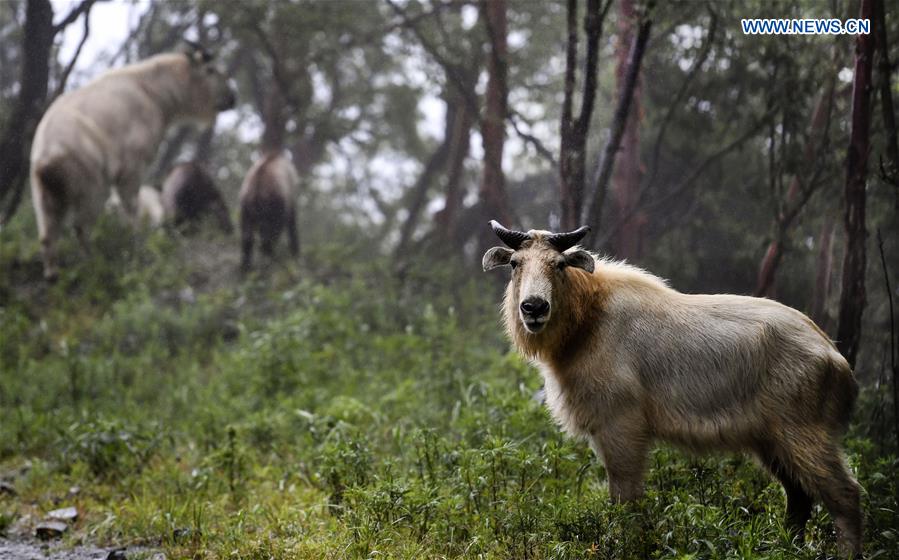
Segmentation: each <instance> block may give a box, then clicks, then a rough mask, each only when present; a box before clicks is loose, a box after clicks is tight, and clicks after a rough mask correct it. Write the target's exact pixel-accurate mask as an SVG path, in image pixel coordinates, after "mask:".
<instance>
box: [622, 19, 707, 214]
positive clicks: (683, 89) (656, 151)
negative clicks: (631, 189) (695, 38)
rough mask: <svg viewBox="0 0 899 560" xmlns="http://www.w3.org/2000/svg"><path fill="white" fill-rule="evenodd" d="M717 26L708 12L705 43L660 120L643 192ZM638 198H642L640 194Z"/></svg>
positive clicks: (651, 179)
mask: <svg viewBox="0 0 899 560" xmlns="http://www.w3.org/2000/svg"><path fill="white" fill-rule="evenodd" d="M717 26H718V16H717V15H716V14H715V12H713V11H710V12H709V30H708V32H707V33H706V36H705V43H704V44H703V45H702V47H701V49H700V51H699V56H697V57H696V60H694V61H693V66H692V68H690V70H689V71H688V72H687V75H686V77H684V81H683V82H682V83H681V86H680V88H679V89H678V90H677V93H676V94H675V95H674V101H673V102H672V103H671V105H669V106H668V111H666V112H665V117H664V118H663V119H662V124H661V125H659V132H658V133H657V134H656V141H655V144H654V145H653V148H652V171H651V172H650V175H649V180H647V181H646V186H645V187H643V190H644V191H649V190H650V189H651V188H652V185H653V184H654V183H655V180H656V176H657V175H658V172H659V155H660V154H661V149H662V140H663V139H664V138H665V133H666V132H667V131H668V126H669V125H670V124H671V120H672V119H673V118H674V113H675V111H677V109H678V108H679V107H680V104H681V102H682V101H683V100H684V96H685V95H686V94H687V92H688V91H689V90H690V84H691V83H693V79H694V78H695V77H696V75H697V74H698V73H699V69H700V68H702V65H703V64H705V61H706V60H708V57H709V53H711V52H712V44H713V43H714V40H715V30H716V29H717ZM640 197H642V192H641V195H640ZM640 197H638V200H639V198H640Z"/></svg>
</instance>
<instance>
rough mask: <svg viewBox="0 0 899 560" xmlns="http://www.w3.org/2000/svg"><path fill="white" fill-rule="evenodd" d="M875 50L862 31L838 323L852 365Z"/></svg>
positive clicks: (866, 5) (868, 0) (861, 280)
mask: <svg viewBox="0 0 899 560" xmlns="http://www.w3.org/2000/svg"><path fill="white" fill-rule="evenodd" d="M872 3H873V2H872V0H862V1H861V15H860V16H859V17H860V18H862V19H868V20H870V19H871V17H872ZM873 54H874V42H873V37H872V36H871V35H858V36H857V37H856V43H855V77H854V78H853V83H852V129H851V130H852V131H851V133H850V140H849V154H848V157H847V161H846V187H845V191H844V196H845V208H844V214H843V225H844V227H845V228H846V255H845V258H844V259H843V287H842V291H841V293H840V316H839V325H838V326H837V347H838V348H839V350H840V352H842V354H843V355H844V356H845V357H846V359H847V360H848V361H849V364H850V365H851V366H852V367H855V359H856V355H857V353H858V346H859V341H860V339H861V327H862V312H863V311H864V309H865V240H866V238H867V231H866V230H865V183H866V181H867V174H868V149H869V140H870V118H871V111H870V93H871V66H872V57H873Z"/></svg>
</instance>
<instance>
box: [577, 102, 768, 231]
mask: <svg viewBox="0 0 899 560" xmlns="http://www.w3.org/2000/svg"><path fill="white" fill-rule="evenodd" d="M778 110H779V107H777V106H775V107H772V108H771V109H769V110H768V112H767V113H765V115H764V116H762V118H760V119H759V120H758V121H757V122H756V123H755V124H754V125H753V126H752V127H750V128H749V129H748V130H747V131H746V132H744V133H743V134H742V135H741V136H740V137H739V138H737V139H736V140H734V141H733V142H731V143H730V144H728V145H727V146H725V147H723V148H721V149H720V150H718V151H717V152H715V153H713V154H712V155H710V156H709V157H707V158H706V159H705V160H703V162H702V163H700V164H699V165H698V166H697V167H696V168H694V169H693V172H692V173H690V175H688V176H687V177H686V178H685V179H684V180H683V181H681V182H680V183H678V185H677V186H676V187H674V188H673V189H672V190H671V191H669V192H668V193H666V194H665V195H664V196H662V197H661V198H658V199H656V200H655V201H653V202H652V203H651V204H649V205H647V206H646V207H643V208H642V209H643V210H646V211H649V212H652V211H654V210H655V209H657V208H660V207H662V206H665V205H667V204H668V203H669V202H671V201H672V200H673V199H675V198H677V197H678V196H680V195H682V194H683V193H685V192H686V191H687V190H688V189H689V188H690V187H691V186H692V185H693V183H694V182H695V181H696V180H697V179H698V178H699V177H700V176H701V175H702V174H703V173H705V171H706V169H708V168H709V167H710V166H711V165H712V164H713V163H715V162H716V161H718V160H719V159H721V158H723V157H724V156H726V155H727V154H729V153H731V152H732V151H734V150H736V149H737V148H739V147H740V146H742V145H743V144H744V143H745V142H746V141H747V140H749V139H750V138H752V137H753V136H755V135H756V134H757V133H758V131H759V130H760V129H761V128H762V127H763V126H765V124H767V122H768V121H769V120H770V119H771V117H773V116H774V115H775V114H777V111H778ZM640 209H641V207H640V206H639V205H635V206H634V207H633V208H632V209H631V210H630V211H629V212H628V213H627V214H625V215H623V216H620V217H619V218H618V221H617V222H616V223H615V226H614V227H612V228H611V229H609V231H608V232H607V233H606V234H605V235H603V236H602V237H601V238H599V240H598V241H597V242H596V243H594V244H593V245H594V246H597V245H604V244H605V243H607V242H608V241H609V239H610V238H611V237H612V235H614V234H615V232H616V231H617V230H618V229H619V228H620V227H621V225H622V224H623V223H625V222H626V221H628V220H629V219H631V218H632V217H633V216H634V214H636V213H637V211H638V210H640Z"/></svg>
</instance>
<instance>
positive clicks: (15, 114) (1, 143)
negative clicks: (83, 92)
mask: <svg viewBox="0 0 899 560" xmlns="http://www.w3.org/2000/svg"><path fill="white" fill-rule="evenodd" d="M55 35H56V32H55V30H54V27H53V7H52V6H51V5H50V1H49V0H28V4H27V6H26V10H25V30H24V34H23V37H22V73H21V76H22V78H21V81H20V82H19V83H20V89H19V97H18V99H17V101H16V105H15V107H14V108H13V111H12V116H11V117H10V119H9V124H8V125H7V127H6V130H4V131H3V135H2V137H0V154H2V155H3V160H2V164H0V203H2V205H3V216H2V218H0V223H5V222H6V221H7V220H8V219H9V218H10V217H11V216H12V215H13V213H14V212H15V211H16V208H17V207H18V205H19V202H20V201H21V199H22V191H23V190H24V187H25V177H26V176H27V174H28V153H29V152H30V148H31V139H32V136H34V129H35V128H36V127H37V123H38V121H39V120H40V117H41V114H42V113H43V111H44V103H45V102H46V98H47V83H48V81H49V78H50V53H51V49H52V47H53V38H54V36H55Z"/></svg>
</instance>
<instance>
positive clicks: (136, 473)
mask: <svg viewBox="0 0 899 560" xmlns="http://www.w3.org/2000/svg"><path fill="white" fill-rule="evenodd" d="M18 227H19V228H20V229H19V230H16V229H15V228H14V229H12V230H7V231H6V232H4V234H3V237H2V239H0V271H3V272H2V273H0V274H2V278H0V298H2V299H0V301H2V306H0V473H3V472H13V471H19V470H21V471H23V472H24V474H21V475H19V476H17V477H15V478H14V485H15V488H16V490H17V492H18V494H19V495H18V497H11V496H6V495H0V532H3V531H5V530H9V528H10V527H11V526H12V525H13V523H14V522H15V520H16V519H19V518H21V517H23V516H26V515H29V514H31V515H40V514H42V513H43V512H46V511H47V510H49V509H53V508H54V507H57V506H58V505H59V504H65V505H68V504H73V505H77V506H78V508H79V510H80V511H81V513H82V517H81V519H80V520H79V521H78V523H77V526H76V530H75V531H74V532H73V535H71V536H70V537H68V538H69V539H70V540H72V541H75V540H86V541H90V542H95V543H97V544H113V543H115V544H145V545H149V546H157V547H161V548H162V549H164V550H165V552H166V553H167V554H168V555H169V557H171V558H185V557H190V558H260V559H262V558H443V557H446V558H589V557H595V558H633V557H647V558H756V557H758V558H807V559H813V558H824V557H827V556H832V555H834V554H835V553H836V545H835V542H834V537H833V535H832V528H831V525H830V521H829V518H828V515H827V513H826V512H824V511H823V510H821V509H820V508H819V509H816V513H815V515H814V518H813V520H812V522H811V523H810V524H809V530H808V535H807V539H806V542H805V543H793V542H790V540H789V537H788V536H787V534H786V532H785V531H784V529H783V527H782V523H781V518H782V515H783V510H784V503H783V495H782V492H781V490H780V488H779V487H778V486H777V485H776V484H774V483H772V482H770V481H769V480H768V478H767V477H765V476H764V475H763V474H762V473H761V471H759V470H758V469H757V468H756V467H755V466H754V464H753V463H752V462H751V461H750V460H748V459H746V458H743V457H739V456H726V455H725V456H706V457H691V456H688V455H685V454H683V453H681V452H679V451H676V450H673V449H670V448H667V447H661V448H659V449H657V450H655V451H654V452H653V454H652V457H651V461H650V470H649V473H648V481H647V494H646V497H645V499H643V500H642V501H640V502H639V503H637V504H632V505H626V506H616V505H612V504H610V503H609V501H608V491H607V487H606V485H605V476H604V472H603V469H602V467H601V465H600V464H598V463H597V461H596V459H595V458H594V457H593V456H592V454H591V452H590V451H589V449H588V448H587V446H586V445H584V444H582V443H579V442H575V441H571V440H569V439H566V438H565V437H563V436H562V435H561V434H560V433H559V431H558V430H557V428H556V427H555V426H554V425H553V424H552V422H551V420H550V419H549V417H548V415H547V413H546V411H545V410H544V409H543V408H542V407H541V406H540V405H538V404H537V403H536V402H534V400H533V398H532V394H533V392H534V391H535V390H536V389H537V388H538V387H539V386H540V379H539V375H538V374H537V373H536V372H535V371H534V370H533V369H532V368H531V367H530V366H528V365H527V364H526V363H524V362H523V361H522V360H521V359H520V358H518V357H517V356H516V355H515V354H514V353H511V352H510V351H509V348H508V343H507V342H506V341H505V339H504V337H503V335H502V333H501V331H500V327H499V320H498V317H497V309H498V302H499V286H497V285H495V284H494V283H493V280H491V279H490V278H488V277H487V276H481V275H478V274H472V273H470V271H464V272H462V273H460V272H458V271H454V269H453V265H452V264H451V263H435V262H425V261H423V262H418V263H415V265H414V266H411V267H409V270H408V272H407V274H406V275H405V277H404V281H403V282H399V281H398V280H396V279H395V278H394V274H392V272H391V269H390V266H389V265H388V264H385V263H383V262H380V261H378V260H372V259H371V258H368V259H367V260H360V255H364V254H365V250H366V248H365V247H355V246H352V245H346V244H341V243H334V244H331V245H324V246H316V245H315V244H308V245H307V247H306V250H307V254H306V255H305V259H304V262H303V264H302V265H284V264H280V265H272V266H271V267H270V270H269V273H268V274H265V273H259V274H256V275H253V276H251V277H249V278H246V279H241V278H240V277H239V276H238V274H237V273H236V250H235V246H236V242H235V241H234V240H222V239H218V238H216V237H214V236H211V235H205V236H204V235H201V236H200V237H199V238H197V239H191V240H184V239H172V238H170V237H169V236H167V235H166V234H165V233H164V232H155V233H147V232H144V233H140V234H137V235H134V234H130V233H128V232H123V231H122V230H121V228H118V226H116V225H115V224H105V225H104V226H103V227H102V228H101V230H100V232H99V233H98V235H97V240H98V250H97V251H96V253H94V254H92V255H91V256H90V257H88V258H86V259H81V260H79V259H78V258H77V257H76V256H77V254H78V253H77V251H76V250H75V247H74V246H64V249H67V250H70V251H71V253H70V254H71V255H73V256H70V257H68V259H67V260H68V263H67V264H68V266H67V267H66V268H65V270H64V272H63V276H62V278H61V279H60V281H59V282H58V283H57V284H56V285H54V286H51V287H46V286H45V285H44V284H43V283H42V282H40V281H39V280H38V278H39V275H40V267H39V266H37V262H36V259H37V253H36V244H35V243H34V242H33V240H32V238H31V237H30V235H29V234H28V231H27V227H26V226H25V225H20V226H18ZM197 255H199V257H198V256H197ZM863 432H864V430H859V429H856V430H855V433H859V434H861V433H863ZM848 448H849V450H850V458H851V463H852V466H853V468H854V469H855V471H856V472H857V474H858V476H859V479H860V482H861V483H862V485H863V486H864V487H865V488H866V490H867V493H866V495H865V497H864V501H865V511H866V516H867V519H866V529H867V537H866V551H867V553H868V557H869V558H874V557H880V558H896V557H899V532H897V530H896V527H897V526H899V514H897V510H896V495H897V491H899V489H897V482H896V477H895V472H896V469H897V467H899V464H897V461H896V459H895V457H892V456H886V455H882V454H881V452H880V451H879V449H878V448H877V447H876V446H875V445H874V444H872V443H871V442H870V441H868V440H867V439H865V438H864V437H856V438H853V439H850V440H849V441H848ZM23 467H26V468H23ZM72 486H78V487H79V488H80V491H79V492H77V493H76V494H70V488H71V487H72Z"/></svg>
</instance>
